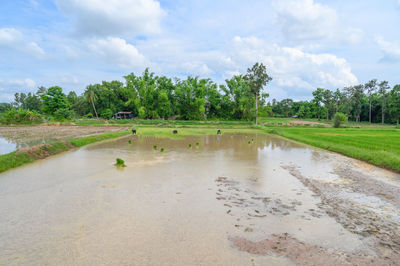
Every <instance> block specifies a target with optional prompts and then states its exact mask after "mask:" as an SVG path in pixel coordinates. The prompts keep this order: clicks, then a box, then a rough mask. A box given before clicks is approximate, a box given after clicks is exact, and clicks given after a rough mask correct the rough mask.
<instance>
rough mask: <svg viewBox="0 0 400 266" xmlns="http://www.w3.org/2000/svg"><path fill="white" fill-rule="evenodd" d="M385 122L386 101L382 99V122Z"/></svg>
mask: <svg viewBox="0 0 400 266" xmlns="http://www.w3.org/2000/svg"><path fill="white" fill-rule="evenodd" d="M384 123H385V101H382V124H384Z"/></svg>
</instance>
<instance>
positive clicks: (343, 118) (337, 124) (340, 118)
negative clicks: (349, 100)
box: [333, 112, 347, 128]
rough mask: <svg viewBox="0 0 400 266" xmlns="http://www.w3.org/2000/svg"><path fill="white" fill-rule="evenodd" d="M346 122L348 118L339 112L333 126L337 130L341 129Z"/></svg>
mask: <svg viewBox="0 0 400 266" xmlns="http://www.w3.org/2000/svg"><path fill="white" fill-rule="evenodd" d="M346 122H347V116H346V115H345V114H343V113H340V112H338V113H336V114H335V116H334V117H333V126H334V127H336V128H338V127H340V125H341V124H343V123H346Z"/></svg>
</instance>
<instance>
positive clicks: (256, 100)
mask: <svg viewBox="0 0 400 266" xmlns="http://www.w3.org/2000/svg"><path fill="white" fill-rule="evenodd" d="M257 123H258V93H256V125H257Z"/></svg>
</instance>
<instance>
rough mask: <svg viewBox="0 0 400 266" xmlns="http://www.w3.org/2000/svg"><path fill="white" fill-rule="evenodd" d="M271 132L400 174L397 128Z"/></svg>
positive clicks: (306, 129)
mask: <svg viewBox="0 0 400 266" xmlns="http://www.w3.org/2000/svg"><path fill="white" fill-rule="evenodd" d="M267 132H268V133H273V134H277V135H279V136H283V137H285V138H289V139H293V140H296V141H299V142H303V143H306V144H309V145H312V146H316V147H319V148H323V149H327V150H330V151H335V152H339V153H342V154H344V155H347V156H349V157H353V158H356V159H360V160H363V161H366V162H368V163H371V164H374V165H377V166H380V167H384V168H387V169H391V170H395V171H397V172H400V130H398V129H394V128H393V127H392V128H359V129H355V128H339V129H335V128H299V127H274V128H272V127H269V128H268V129H267Z"/></svg>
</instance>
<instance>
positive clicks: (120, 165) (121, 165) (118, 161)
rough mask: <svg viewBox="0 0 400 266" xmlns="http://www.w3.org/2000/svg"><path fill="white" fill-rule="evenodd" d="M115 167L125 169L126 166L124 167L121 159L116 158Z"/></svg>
mask: <svg viewBox="0 0 400 266" xmlns="http://www.w3.org/2000/svg"><path fill="white" fill-rule="evenodd" d="M115 161H116V162H115V166H117V167H126V165H125V161H124V160H122V159H121V158H117V159H115Z"/></svg>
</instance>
